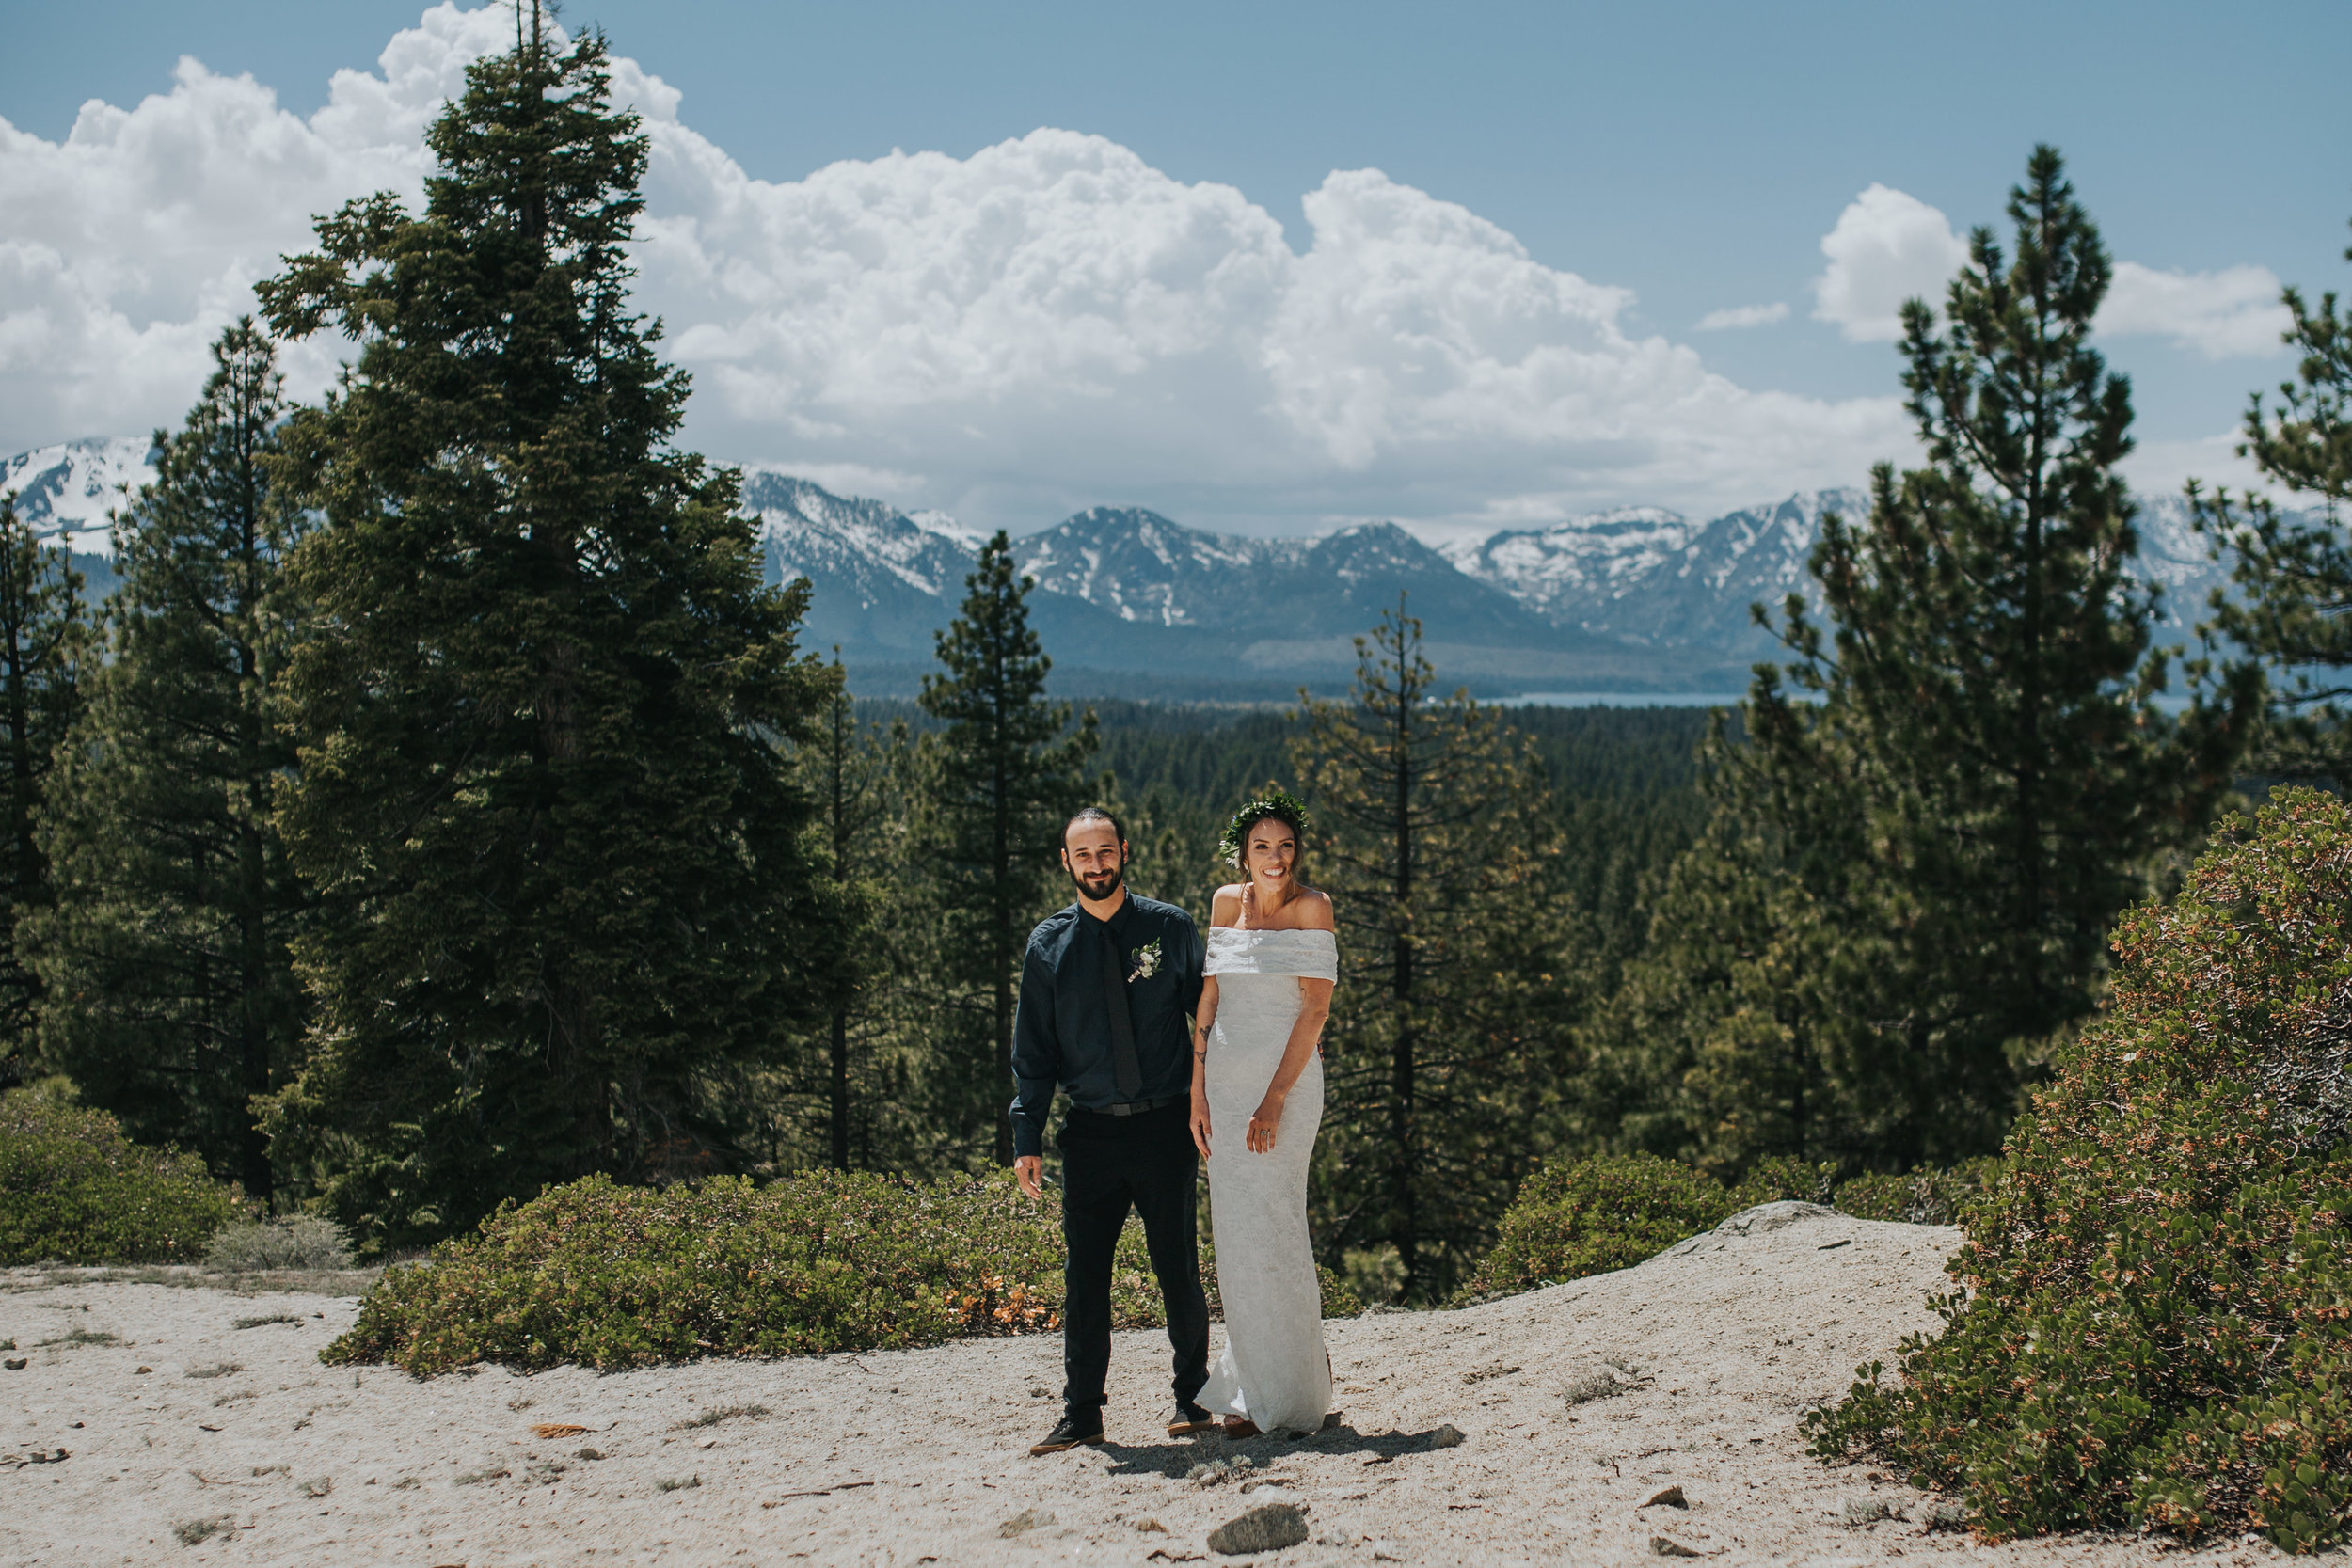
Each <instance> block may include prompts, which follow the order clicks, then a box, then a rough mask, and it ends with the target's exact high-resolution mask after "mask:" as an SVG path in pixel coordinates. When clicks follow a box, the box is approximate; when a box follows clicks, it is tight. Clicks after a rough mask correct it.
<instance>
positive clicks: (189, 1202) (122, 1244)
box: [0, 1089, 244, 1265]
mask: <svg viewBox="0 0 2352 1568" xmlns="http://www.w3.org/2000/svg"><path fill="white" fill-rule="evenodd" d="M243 1209H244V1206H243V1204H242V1203H241V1201H240V1200H239V1196H238V1194H237V1191H236V1189H235V1188H233V1187H230V1186H227V1185H224V1184H222V1183H221V1182H218V1181H215V1180H213V1179H212V1178H211V1176H209V1175H208V1174H206V1172H205V1169H204V1162H203V1161H202V1160H200V1159H199V1158H198V1157H197V1156H195V1155H193V1154H181V1153H176V1152H174V1151H173V1150H170V1149H159V1148H146V1147H144V1146H142V1145H139V1144H135V1143H133V1142H131V1140H130V1139H128V1138H126V1137H124V1136H123V1134H122V1129H121V1127H120V1126H119V1124H118V1123H117V1122H116V1121H115V1118H114V1117H110V1116H108V1115H106V1114H105V1113H104V1112H103V1111H92V1110H85V1109H83V1108H82V1107H80V1106H78V1105H74V1104H72V1102H71V1101H67V1100H65V1099H64V1098H63V1097H62V1096H60V1095H57V1094H56V1093H52V1092H48V1091H46V1090H39V1089H11V1090H9V1091H8V1093H7V1094H5V1095H0V1265H14V1264H24V1263H187V1262H194V1261H195V1260H196V1259H198V1258H199V1257H201V1256H202V1255H203V1252H204V1247H205V1244H206V1243H209V1242H210V1241H211V1240H212V1239H213V1236H214V1234H215V1232H217V1231H218V1230H219V1229H220V1228H221V1227H223V1226H225V1225H227V1224H228V1223H229V1222H230V1220H232V1219H235V1218H237V1217H238V1216H239V1215H240V1214H241V1213H242V1212H243Z"/></svg>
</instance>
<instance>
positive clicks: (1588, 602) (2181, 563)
mask: <svg viewBox="0 0 2352 1568" xmlns="http://www.w3.org/2000/svg"><path fill="white" fill-rule="evenodd" d="M149 455H150V449H149V444H148V443H147V442H146V441H144V440H141V439H136V438H122V439H113V440H96V441H75V442H68V443H64V444H62V445H58V446H53V447H44V448H41V449H40V450H39V451H30V452H25V453H24V454H22V455H20V456H17V457H14V458H10V459H8V460H7V461H6V462H5V463H0V489H13V490H15V491H16V492H17V508H18V512H19V515H22V516H23V517H24V518H25V519H26V520H27V521H28V522H29V523H31V524H32V526H33V528H34V530H35V531H36V532H38V533H40V534H41V535H43V536H45V537H52V538H56V539H59V540H60V541H62V542H64V543H66V544H68V545H69V546H71V547H72V549H73V550H74V551H75V552H76V555H77V557H78V558H79V559H78V560H77V564H80V565H82V566H83V568H84V570H85V571H86V572H87V573H89V574H91V575H92V577H93V587H96V586H98V582H97V580H96V579H97V578H100V577H102V576H103V578H106V579H108V580H111V573H106V572H105V571H104V562H103V559H93V558H103V555H104V554H105V552H106V550H107V547H108V541H107V533H106V529H107V513H108V511H109V510H110V509H112V508H115V507H118V506H119V505H120V504H121V501H122V499H123V491H124V487H125V486H128V487H129V488H131V489H133V490H135V489H136V487H137V486H138V485H139V484H141V483H146V482H147V481H149V480H150V479H151V478H152V477H153V475H152V470H151V468H150V467H148V461H147V460H148V457H149ZM742 504H743V507H744V509H745V510H746V511H747V512H749V513H752V514H754V515H757V516H758V518H759V519H760V521H761V525H762V535H763V540H764V545H765V548H766V554H767V561H768V573H769V576H770V578H771V580H774V581H788V580H790V579H793V578H806V579H807V580H808V582H809V585H810V591H811V592H810V600H809V611H808V621H807V624H806V627H805V634H804V641H805V644H806V645H807V646H810V647H812V648H816V649H820V650H821V649H823V648H826V647H828V646H835V645H837V646H838V647H840V648H841V650H842V652H843V654H844V656H845V657H848V658H849V659H850V660H851V661H852V662H853V663H855V662H863V663H866V664H868V665H872V664H876V663H886V664H896V665H900V666H912V665H916V664H922V663H928V662H929V660H930V657H931V655H932V651H933V634H934V633H935V631H936V630H937V629H938V628H940V627H942V626H946V624H947V622H948V620H949V619H951V618H952V617H953V616H954V614H955V613H956V609H957V606H958V604H959V603H960V601H961V598H962V596H963V592H964V578H965V576H966V574H968V573H969V572H970V571H971V569H972V565H973V562H974V560H975V558H976V556H977V551H978V547H979V540H978V538H977V536H976V535H975V534H973V533H972V532H970V531H967V530H964V529H961V528H959V527H958V526H957V525H956V523H955V521H954V519H953V518H950V517H948V516H946V515H944V514H940V513H935V512H933V513H913V514H910V513H907V512H902V511H900V510H898V508H896V507H893V506H891V505H889V504H887V503H886V502H882V501H878V500H868V499H857V498H854V497H844V496H837V495H834V494H833V493H832V492H830V491H828V490H826V489H825V488H823V487H822V486H821V485H818V484H816V483H811V482H809V481H807V480H804V479H798V478H794V477H792V476H790V475H787V474H780V473H774V472H766V471H754V472H751V473H748V474H747V475H745V477H744V483H743V495H742ZM1867 505H1868V498H1867V496H1866V495H1864V494H1863V493H1861V492H1859V491H1855V490H1822V491H1818V492H1814V493H1811V494H1800V495H1795V496H1791V497H1789V498H1788V499H1785V500H1781V501H1778V502H1775V503H1772V504H1769V505H1762V506H1754V507H1743V508H1741V509H1740V510H1739V511H1736V512H1729V513H1725V514H1724V515H1722V516H1720V517H1713V518H1708V519H1706V520H1704V521H1700V520H1694V519H1692V518H1688V517H1685V516H1682V515H1679V514H1677V513H1673V512H1667V511H1661V510H1660V509H1658V508H1654V507H1635V508H1627V509H1623V510H1619V511H1615V512H1605V513H1598V514H1595V515H1590V516H1584V517H1578V518H1573V519H1569V520H1566V521H1563V522H1559V523H1554V524H1550V525H1549V526H1546V527H1541V528H1516V529H1506V530H1503V531H1498V532H1495V533H1491V534H1487V535H1486V536H1484V537H1473V538H1468V539H1457V540H1454V541H1451V542H1448V543H1446V544H1444V545H1442V546H1436V547H1433V546H1430V545H1428V544H1424V543H1423V542H1422V541H1421V540H1420V539H1418V538H1416V537H1414V536H1413V535H1412V534H1411V533H1409V532H1407V531H1406V530H1405V529H1403V528H1400V527H1398V526H1396V525H1395V524H1393V523H1360V524H1357V525H1354V526H1351V527H1347V528H1343V529H1340V530H1337V531H1334V532H1331V533H1327V534H1325V535H1323V536H1321V537H1320V538H1315V539H1261V538H1253V537H1245V536H1242V535H1237V534H1221V533H1213V532H1210V531H1205V530H1202V529H1196V528H1188V527H1186V526H1185V525H1184V524H1182V523H1179V522H1176V521H1174V520H1173V519H1171V518H1168V517H1165V516H1162V515H1160V514H1158V513H1156V512H1151V511H1146V510H1143V509H1141V508H1132V507H1130V508H1117V507H1107V506H1097V507H1091V508H1089V509H1088V510H1087V511H1084V512H1081V513H1078V514H1077V515H1074V516H1072V517H1069V518H1066V519H1064V520H1063V521H1061V522H1059V523H1057V524H1056V525H1054V526H1053V527H1051V528H1048V529H1045V530H1043V531H1041V532H1037V533H1031V534H1026V535H1024V536H1023V537H1021V538H1019V539H1017V540H1015V541H1014V549H1015V555H1016V559H1017V560H1018V562H1019V563H1020V567H1021V570H1022V571H1023V572H1024V573H1025V574H1026V575H1028V576H1030V577H1032V578H1036V579H1037V584H1038V588H1039V592H1038V593H1037V594H1035V595H1034V596H1033V597H1032V598H1031V600H1030V613H1031V620H1032V623H1033V625H1034V626H1036V628H1037V630H1038V633H1039V636H1040V638H1041V641H1042V642H1043V643H1044V645H1045V647H1046V649H1047V651H1048V652H1049V653H1051V654H1052V655H1053V656H1054V657H1055V660H1056V663H1057V666H1059V667H1061V668H1062V669H1064V670H1065V671H1068V670H1070V669H1072V668H1073V667H1075V668H1079V669H1086V668H1091V669H1096V670H1113V671H1142V672H1152V673H1161V674H1177V675H1181V674H1184V673H1190V672H1200V671H1213V672H1216V673H1220V674H1223V675H1230V676H1248V677H1252V678H1258V679H1262V680H1263V679H1276V680H1280V681H1285V682H1287V681H1289V680H1293V679H1297V678H1304V677H1309V676H1315V677H1330V676H1334V675H1343V674H1344V673H1346V672H1347V671H1348V670H1350V669H1352V667H1353V665H1354V661H1355V653H1354V644H1353V639H1354V637H1355V636H1357V635H1358V634H1359V633H1361V632H1362V631H1364V630H1365V629H1366V628H1368V627H1369V626H1372V625H1373V624H1374V623H1375V621H1376V620H1377V619H1378V617H1379V614H1380V612H1381V611H1382V610H1385V609H1389V608H1391V607H1393V606H1394V605H1395V603H1396V602H1397V595H1398V594H1400V593H1404V594H1407V595H1408V600H1407V602H1408V605H1409V608H1410V609H1411V610H1412V612H1413V613H1414V614H1415V615H1417V616H1419V617H1420V618H1421V619H1422V624H1423V627H1424V630H1425V634H1426V636H1427V638H1428V641H1429V644H1430V647H1431V650H1432V654H1433V657H1435V658H1436V659H1437V661H1438V664H1439V666H1440V675H1441V678H1447V679H1453V678H1463V679H1472V680H1477V681H1479V682H1481V683H1482V684H1484V685H1486V686H1487V687H1488V688H1489V689H1508V688H1509V687H1511V686H1512V685H1514V684H1516V685H1518V687H1520V688H1521V689H1546V690H1572V689H1587V690H1599V689H1628V690H1630V689H1656V690H1672V689H1692V690H1729V689H1736V688H1737V687H1738V686H1739V685H1740V683H1741V681H1742V679H1743V677H1744V672H1745V668H1746V666H1747V664H1748V663H1749V662H1750V661H1751V660H1753V659H1756V658H1757V657H1770V656H1771V655H1772V651H1773V649H1774V648H1775V646H1776V644H1774V643H1773V642H1772V640H1771V638H1770V637H1769V635H1768V634H1766V633H1765V632H1763V631H1761V630H1759V629H1758V628H1757V627H1756V626H1754V625H1753V624H1752V623H1751V620H1750V617H1749V614H1748V607H1749V606H1750V605H1751V604H1756V603H1761V604H1764V605H1767V606H1769V607H1772V609H1774V610H1777V609H1778V607H1779V605H1780V603H1781V601H1782V600H1783V599H1784V598H1785V597H1786V596H1787V595H1788V594H1790V593H1791V592H1794V593H1798V594H1804V595H1805V596H1806V598H1807V599H1808V600H1813V601H1815V603H1816V607H1817V608H1818V599H1817V596H1816V594H1815V592H1814V584H1813V580H1812V578H1811V577H1810V575H1809V574H1808V573H1807V571H1806V569H1805V563H1806V560H1807V557H1808V556H1809V555H1810V553H1811V551H1812V548H1813V545H1814V542H1815V540H1816V539H1817V538H1818V537H1819V536H1820V525H1821V517H1822V515H1824V514H1825V513H1828V512H1833V511H1835V512H1839V513H1842V514H1844V515H1847V516H1850V517H1854V518H1859V517H1861V516H1862V515H1864V514H1865V513H1866V511H1867ZM2139 528H2140V544H2141V562H2142V565H2141V571H2142V575H2143V576H2144V577H2146V578H2148V579H2149V580H2151V581H2153V582H2157V583H2161V584H2162V585H2163V586H2164V588H2165V590H2166V600H2165V610H2166V614H2167V619H2168V620H2169V622H2170V623H2171V624H2172V625H2173V626H2174V627H2176V628H2182V629H2185V627H2187V626H2190V625H2193V624H2194V623H2195V622H2196V621H2197V620H2198V619H2200V618H2201V616H2202V614H2203V613H2204V609H2205V601H2206V597H2207V594H2208V592H2209V591H2210V590H2211V589H2212V588H2214V587H2216V586H2219V585H2221V583H2222V582H2223V574H2222V570H2221V568H2220V566H2219V565H2218V564H2217V562H2214V561H2212V560H2211V559H2210V558H2209V556H2208V553H2207V550H2206V546H2205V543H2204V541H2203V539H2202V538H2201V536H2199V535H2198V534H2197V533H2196V532H2195V531H2194V530H2193V529H2192V528H2190V526H2189V518H2188V513H2187V507H2186V505H2185V502H2184V501H2183V500H2182V499H2181V498H2179V497H2177V496H2160V497H2154V498H2148V499H2143V500H2142V502H2141V514H2140V521H2139Z"/></svg>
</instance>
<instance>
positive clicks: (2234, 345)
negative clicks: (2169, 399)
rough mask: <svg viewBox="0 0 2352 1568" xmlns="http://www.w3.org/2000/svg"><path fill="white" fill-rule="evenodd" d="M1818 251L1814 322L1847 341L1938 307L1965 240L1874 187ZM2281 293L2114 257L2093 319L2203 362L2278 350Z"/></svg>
mask: <svg viewBox="0 0 2352 1568" xmlns="http://www.w3.org/2000/svg"><path fill="white" fill-rule="evenodd" d="M1821 254H1822V255H1823V256H1825V257H1827V258H1828V259H1829V265H1828V267H1827V268H1826V269H1824V270H1823V272H1822V273H1821V275H1820V277H1817V278H1815V279H1814V280H1813V295H1814V301H1815V305H1814V310H1813V314H1814V317H1815V319H1817V320H1820V321H1825V322H1832V323H1835V324H1836V325H1837V327H1838V329H1839V330H1840V331H1841V332H1842V333H1843V334H1844V335H1845V336H1846V338H1847V339H1848V340H1849V341H1853V342H1892V341H1894V340H1895V339H1897V338H1899V337H1900V336H1902V323H1901V320H1900V318H1899V311H1900V310H1901V309H1902V304H1903V301H1905V300H1907V299H1915V298H1916V299H1924V300H1926V301H1927V302H1928V303H1929V304H1930V305H1931V306H1934V307H1937V308H1939V309H1940V308H1941V307H1942V305H1943V303H1944V294H1945V289H1946V285H1947V284H1948V283H1949V282H1950V281H1951V279H1952V276H1953V274H1955V273H1957V272H1959V271H1960V269H1961V266H1962V265H1963V263H1964V262H1965V261H1967V260H1968V245H1967V242H1966V241H1964V240H1963V239H1962V238H1961V237H1960V236H1959V235H1958V234H1956V233H1954V232H1953V231H1952V226H1951V223H1950V221H1949V220H1948V219H1947V218H1946V217H1945V215H1944V214H1942V213H1941V212H1939V211H1937V210H1936V209H1935V208H1933V207H1931V206H1929V205H1928V204H1927V203H1926V202H1924V201H1921V200H1919V199H1918V198H1916V197H1913V196H1910V195H1907V194H1905V193H1904V192H1902V191H1899V190H1895V189H1892V188H1891V187H1889V186H1886V185H1880V184H1873V185H1871V186H1870V188H1869V189H1867V190H1866V191H1864V192H1863V193H1862V194H1861V195H1860V196H1858V197H1856V198H1853V200H1852V201H1851V202H1849V203H1848V204H1847V206H1846V210H1845V211H1844V212H1842V213H1840V214H1837V223H1836V227H1835V228H1833V229H1832V230H1830V231H1829V232H1828V233H1827V234H1824V235H1823V236H1821ZM2279 293H2280V285H2279V276H2278V274H2276V273H2274V272H2272V271H2271V270H2270V269H2269V268H2268V267H2260V266H2234V267H2223V268H2221V269H2220V270H2219V271H2217V272H2179V271H2162V272H2160V271H2158V270H2157V269H2155V268H2153V267H2146V266H2142V265H2140V264H2139V263H2138V262H2137V261H2119V262H2117V263H2116V264H2115V275H2114V277H2113V280H2112V281H2111V282H2110V283H2109V285H2108V288H2107V297H2106V301H2105V302H2104V303H2103V304H2102V305H2101V306H2100V308H2099V315H2098V319H2097V321H2096V323H2095V324H2094V325H2096V326H2097V328H2098V330H2099V331H2101V332H2103V333H2106V334H2107V335H2109V336H2115V337H2121V336H2124V335H2127V334H2136V333H2137V334H2146V335H2150V336H2157V337H2165V338H2169V339H2171V340H2172V341H2173V342H2174V344H2175V345H2177V346H2179V347H2182V348H2185V349H2190V350H2193V351H2194V352H2196V353H2198V354H2201V355H2202V356H2205V357H2206V358H2208V359H2221V358H2228V357H2233V356H2260V355H2265V354H2275V353H2277V352H2278V351H2279V347H2280V343H2279V335H2280V333H2281V332H2283V331H2284V330H2286V327H2287V325H2288V317H2287V310H2286V307H2285V306H2283V305H2281V304H2280V302H2279ZM1739 315H1740V312H1738V311H1720V310H1719V311H1717V312H1716V313H1715V315H1713V316H1708V318H1706V319H1705V320H1703V321H1701V322H1700V323H1699V325H1701V326H1702V327H1704V326H1708V325H1725V326H1745V325H1751V324H1750V323H1749V322H1747V321H1744V320H1724V321H1721V322H1718V321H1717V317H1736V316H1739Z"/></svg>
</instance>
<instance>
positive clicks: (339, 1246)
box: [204, 1214, 351, 1274]
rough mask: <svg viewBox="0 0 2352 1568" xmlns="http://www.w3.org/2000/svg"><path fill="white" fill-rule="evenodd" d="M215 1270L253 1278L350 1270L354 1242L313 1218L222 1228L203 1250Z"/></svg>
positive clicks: (300, 1216) (329, 1222) (339, 1229)
mask: <svg viewBox="0 0 2352 1568" xmlns="http://www.w3.org/2000/svg"><path fill="white" fill-rule="evenodd" d="M204 1261H205V1262H206V1263H207V1264H209V1265H210V1266H212V1267H213V1268H215V1269H223V1270H227V1271H229V1272H230V1273H234V1274H252V1273H259V1272H262V1271H264V1270H270V1269H310V1270H315V1269H347V1268H350V1267H351V1238H350V1237H349V1236H348V1235H346V1234H345V1233H344V1231H343V1227H342V1226H340V1225H337V1224H335V1223H334V1222H333V1221H332V1220H323V1219H319V1218H317V1217H315V1216H313V1215H310V1214H298V1215H295V1216H294V1217H293V1218H291V1219H275V1220H260V1221H252V1220H244V1221H239V1222H237V1223H236V1224H233V1225H227V1226H223V1227H221V1229H220V1233H219V1234H218V1235H216V1236H215V1237H214V1238H213V1242H212V1245H210V1246H208V1247H207V1248H205V1250H204Z"/></svg>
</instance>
